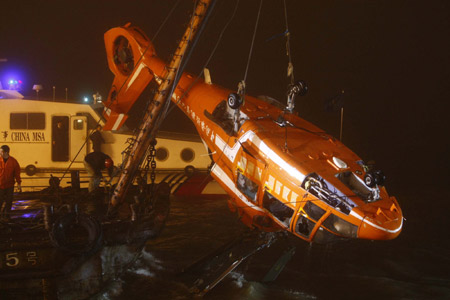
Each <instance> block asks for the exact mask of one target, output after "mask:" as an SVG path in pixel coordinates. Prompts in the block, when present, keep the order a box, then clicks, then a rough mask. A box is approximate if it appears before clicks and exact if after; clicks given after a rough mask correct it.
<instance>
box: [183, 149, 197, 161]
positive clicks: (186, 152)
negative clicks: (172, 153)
mask: <svg viewBox="0 0 450 300" xmlns="http://www.w3.org/2000/svg"><path fill="white" fill-rule="evenodd" d="M180 156H181V159H182V160H183V161H184V162H191V161H193V160H194V158H195V153H194V150H192V149H190V148H184V149H183V150H182V151H181V154H180Z"/></svg>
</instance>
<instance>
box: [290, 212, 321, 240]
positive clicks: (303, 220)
mask: <svg viewBox="0 0 450 300" xmlns="http://www.w3.org/2000/svg"><path fill="white" fill-rule="evenodd" d="M315 226H316V223H314V222H313V221H311V220H310V219H308V218H307V217H306V216H304V215H300V217H299V218H298V220H297V224H296V225H295V232H296V233H298V234H301V235H303V236H304V237H309V235H310V234H311V231H312V230H313V229H314V227H315Z"/></svg>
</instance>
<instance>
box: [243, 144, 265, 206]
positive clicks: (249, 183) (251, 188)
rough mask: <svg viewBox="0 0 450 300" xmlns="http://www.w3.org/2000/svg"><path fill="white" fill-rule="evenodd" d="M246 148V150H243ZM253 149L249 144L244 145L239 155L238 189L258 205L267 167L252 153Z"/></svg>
mask: <svg viewBox="0 0 450 300" xmlns="http://www.w3.org/2000/svg"><path fill="white" fill-rule="evenodd" d="M244 147H245V150H243V149H244ZM252 152H253V151H252V148H251V147H250V146H248V144H247V143H244V144H243V145H242V149H241V150H240V152H239V153H238V156H237V159H238V162H237V172H236V187H237V188H238V189H239V190H240V191H241V192H242V193H243V194H244V195H245V196H246V197H247V198H248V199H250V200H251V201H252V202H253V203H255V204H258V202H259V201H258V189H259V187H260V186H261V181H262V178H263V175H264V174H263V173H264V171H265V169H266V165H265V164H264V163H263V160H262V159H257V157H258V155H257V154H256V153H252Z"/></svg>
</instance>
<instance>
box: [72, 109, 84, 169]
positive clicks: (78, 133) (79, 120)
mask: <svg viewBox="0 0 450 300" xmlns="http://www.w3.org/2000/svg"><path fill="white" fill-rule="evenodd" d="M86 136H87V118H86V117H85V116H72V117H70V159H71V160H73V161H75V162H83V160H84V157H85V156H86V154H87V147H86V144H85V142H86ZM78 152H79V153H78ZM77 154H78V155H77Z"/></svg>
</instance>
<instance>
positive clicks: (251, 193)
mask: <svg viewBox="0 0 450 300" xmlns="http://www.w3.org/2000/svg"><path fill="white" fill-rule="evenodd" d="M236 186H237V188H238V189H239V190H240V191H241V192H242V193H244V195H245V196H247V197H248V198H249V199H250V200H252V201H253V202H255V203H256V193H257V192H258V185H257V184H256V183H254V182H253V181H251V180H250V179H249V178H248V177H247V176H245V175H244V174H242V173H241V172H237V182H236Z"/></svg>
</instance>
